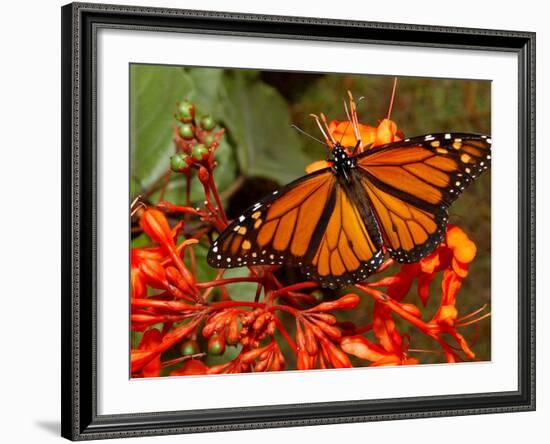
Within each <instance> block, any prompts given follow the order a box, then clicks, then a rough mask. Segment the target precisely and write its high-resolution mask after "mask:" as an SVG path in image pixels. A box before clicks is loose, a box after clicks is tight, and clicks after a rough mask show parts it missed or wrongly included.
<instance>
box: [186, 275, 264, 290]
mask: <svg viewBox="0 0 550 444" xmlns="http://www.w3.org/2000/svg"><path fill="white" fill-rule="evenodd" d="M262 281H263V279H262V278H255V277H252V276H247V277H234V278H225V279H216V280H213V281H208V282H200V283H197V284H196V286H197V288H209V287H218V286H220V285H227V284H233V283H237V282H257V283H261V282H262Z"/></svg>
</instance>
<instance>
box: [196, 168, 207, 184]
mask: <svg viewBox="0 0 550 444" xmlns="http://www.w3.org/2000/svg"><path fill="white" fill-rule="evenodd" d="M199 180H200V181H201V183H202V184H207V183H208V181H209V180H210V174H209V173H208V170H207V169H206V168H205V167H203V166H201V167H200V168H199Z"/></svg>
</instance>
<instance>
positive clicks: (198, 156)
mask: <svg viewBox="0 0 550 444" xmlns="http://www.w3.org/2000/svg"><path fill="white" fill-rule="evenodd" d="M208 154H210V151H208V148H206V147H205V146H204V145H203V144H202V143H198V144H196V145H195V146H194V147H193V148H191V155H192V156H193V159H195V160H196V161H198V162H200V161H201V160H203V159H204V158H205V157H207V156H208Z"/></svg>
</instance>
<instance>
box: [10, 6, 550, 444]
mask: <svg viewBox="0 0 550 444" xmlns="http://www.w3.org/2000/svg"><path fill="white" fill-rule="evenodd" d="M118 2H119V3H128V4H141V5H153V2H152V1H148V2H140V1H130V2H125V1H123V0H118ZM505 3H508V2H498V3H496V2H494V3H490V2H486V3H481V2H479V0H478V1H470V0H464V1H461V2H460V3H452V4H445V5H444V6H443V4H442V3H441V2H440V1H433V2H431V1H419V0H418V1H414V2H410V1H397V0H396V1H394V2H391V3H387V4H384V5H383V4H381V3H378V2H377V3H373V5H372V7H371V8H369V7H368V3H367V2H357V1H355V2H354V1H352V0H348V1H346V0H340V1H339V2H324V3H322V2H319V1H315V2H313V1H312V2H306V1H303V2H295V1H294V2H293V1H283V0H277V1H273V2H263V3H261V2H257V1H244V0H232V1H231V2H223V1H214V0H210V1H209V0H202V1H201V2H200V3H197V2H193V3H190V2H183V1H179V2H178V1H174V0H172V1H162V2H155V6H169V7H182V8H184V7H188V8H193V7H194V8H202V9H212V10H227V11H236V12H237V11H242V12H254V13H266V14H268V13H269V14H282V15H284V14H287V15H306V16H307V15H310V16H311V15H314V16H326V17H335V18H350V19H351V18H353V19H363V20H375V21H376V20H378V21H392V22H407V23H424V24H440V25H454V26H472V27H480V28H484V27H489V28H497V29H499V28H500V29H518V30H530V31H536V32H537V33H538V36H537V38H538V41H537V43H538V51H537V62H538V67H537V68H538V73H537V74H538V79H539V84H538V87H537V105H538V109H537V112H538V114H537V117H538V119H537V120H538V128H539V135H538V146H539V150H538V172H539V175H538V178H539V179H538V183H537V186H538V195H539V198H538V210H539V211H538V220H537V223H538V227H539V230H538V253H539V254H538V257H539V259H538V264H537V270H538V294H539V298H538V301H537V302H538V305H537V310H538V330H537V331H538V350H539V354H538V375H539V378H538V410H537V412H532V413H520V414H507V415H502V414H501V415H485V416H472V417H462V418H438V419H426V420H408V421H397V422H381V423H370V424H349V425H348V424H346V425H337V426H320V427H307V428H293V429H273V430H256V431H244V432H229V433H223V434H220V433H217V434H201V435H193V436H176V437H160V438H159V437H157V438H145V439H140V440H139V442H148V441H156V442H159V443H168V442H193V443H195V442H203V443H210V442H217V441H218V440H220V439H224V440H225V441H226V442H230V443H232V442H235V443H237V442H239V443H241V442H243V441H245V442H255V441H258V440H261V441H263V442H266V443H267V442H281V441H284V440H287V441H289V442H300V440H304V439H307V440H317V441H319V442H332V441H335V440H350V441H352V440H355V439H357V441H359V440H361V441H370V442H377V441H382V440H383V441H384V442H390V443H391V442H396V441H403V440H407V441H408V442H423V441H425V440H430V441H432V440H439V439H441V440H445V441H446V442H452V443H454V442H456V443H459V442H460V443H463V442H464V440H472V439H473V440H474V442H481V441H482V440H489V439H490V440H491V441H500V442H514V441H516V442H520V441H524V440H525V439H527V438H529V439H530V441H531V442H543V438H538V437H537V432H538V433H540V434H541V435H542V434H543V433H544V432H545V431H546V430H547V425H548V423H547V420H548V419H550V415H549V413H550V407H549V406H548V402H550V392H549V390H548V384H547V383H545V381H544V379H543V375H544V373H545V371H546V372H547V369H546V365H545V364H546V363H547V359H546V356H544V355H543V353H542V351H543V348H546V349H548V347H547V346H546V343H547V340H548V335H549V332H550V329H549V327H548V326H547V325H546V326H545V324H547V323H546V322H544V319H545V318H547V317H548V315H549V314H550V313H548V306H549V305H548V304H547V303H545V301H544V294H545V293H547V291H545V290H548V285H547V282H544V281H543V277H544V272H543V270H544V265H545V264H543V260H542V259H543V258H542V252H543V250H546V249H548V248H550V245H548V236H543V233H542V230H541V228H542V227H543V225H544V222H543V220H544V221H547V220H548V217H547V216H548V209H547V208H548V205H545V206H543V205H542V203H543V202H542V199H541V198H540V196H543V195H544V194H545V193H548V192H550V190H549V189H548V186H549V185H550V183H549V182H550V179H549V178H548V177H543V171H544V170H543V168H544V166H545V164H546V163H547V162H546V161H547V159H548V156H547V155H546V156H545V154H544V151H543V138H544V136H543V134H542V133H543V130H544V126H543V122H545V121H546V122H547V121H548V117H547V116H545V114H544V109H547V106H548V104H549V103H550V97H549V95H548V90H547V89H545V85H544V83H543V81H544V80H543V75H542V72H543V70H544V68H545V65H547V63H548V58H546V59H545V58H544V56H543V51H544V52H545V53H546V54H545V56H546V57H548V49H547V48H548V45H549V43H550V42H549V41H548V38H549V37H548V36H549V34H548V33H545V32H544V30H543V29H544V27H546V24H547V22H548V19H549V18H550V17H549V16H548V14H547V13H545V12H543V10H542V8H543V6H542V5H544V2H536V1H533V0H530V1H529V0H526V1H523V2H521V3H518V2H513V3H512V2H509V3H510V4H509V5H508V6H507V5H505ZM61 4H62V2H58V1H41V2H38V1H36V2H30V1H26V2H20V3H19V4H18V3H17V2H11V3H9V4H6V5H3V6H4V7H3V10H2V16H3V18H4V20H3V23H2V27H1V28H0V32H1V33H2V35H1V39H0V42H1V43H0V45H1V49H2V51H1V52H0V54H2V58H1V60H2V67H1V69H0V88H1V90H0V113H1V118H0V122H1V125H0V128H1V129H2V131H1V133H0V140H1V146H2V163H1V165H2V166H3V168H2V174H1V175H0V181H1V188H0V189H1V190H2V191H3V192H4V193H3V199H2V201H3V202H2V203H3V207H2V213H1V214H2V217H1V218H0V229H1V230H2V231H1V232H2V234H3V237H2V240H3V242H2V250H1V251H2V255H1V258H2V259H1V261H2V264H1V268H0V270H1V273H0V276H1V277H2V284H3V285H2V290H3V291H2V299H3V302H4V303H3V304H2V313H3V317H2V323H1V324H0V325H1V326H2V329H1V332H2V342H1V343H2V361H1V362H2V365H1V366H0V384H1V386H0V393H1V396H0V399H1V404H0V406H1V407H2V412H0V414H1V415H2V416H1V418H2V421H1V423H2V428H1V429H0V430H1V431H0V433H1V436H2V441H5V442H53V441H56V440H57V441H59V440H61V438H58V435H59V410H60V394H59V372H60V350H59V343H60V340H59V336H60V331H59V328H60V327H59V325H60V314H59V312H60V310H59V301H60V285H59V274H60V255H59V244H60V227H59V225H60V203H59V194H60V149H59V144H60V137H59V126H60V109H59V96H60V73H59V64H60V60H59V55H60V11H59V7H60V6H61ZM543 213H546V214H543ZM6 302H7V304H6ZM545 346H546V347H545ZM545 420H546V421H545ZM539 436H540V435H539ZM543 436H544V435H543ZM134 441H135V442H138V440H136V439H132V440H125V441H124V442H128V443H129V442H134Z"/></svg>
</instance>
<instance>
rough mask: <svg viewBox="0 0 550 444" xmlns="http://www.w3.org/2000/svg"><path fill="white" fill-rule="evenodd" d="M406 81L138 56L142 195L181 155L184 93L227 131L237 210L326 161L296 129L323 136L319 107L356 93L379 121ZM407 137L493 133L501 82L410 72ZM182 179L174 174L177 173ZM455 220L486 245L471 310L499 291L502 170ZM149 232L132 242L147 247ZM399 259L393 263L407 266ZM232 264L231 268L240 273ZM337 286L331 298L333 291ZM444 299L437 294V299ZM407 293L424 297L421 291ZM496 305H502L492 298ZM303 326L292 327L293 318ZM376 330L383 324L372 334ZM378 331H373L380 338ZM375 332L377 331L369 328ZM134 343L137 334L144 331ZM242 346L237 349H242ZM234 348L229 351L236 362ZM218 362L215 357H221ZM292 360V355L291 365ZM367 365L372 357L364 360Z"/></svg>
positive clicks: (137, 178)
mask: <svg viewBox="0 0 550 444" xmlns="http://www.w3.org/2000/svg"><path fill="white" fill-rule="evenodd" d="M393 80H394V78H393V77H391V76H371V75H346V74H343V75H335V74H317V73H292V72H276V71H254V70H235V69H227V70H226V69H216V68H187V67H180V66H158V65H142V64H133V65H131V66H130V89H131V95H130V120H131V124H130V131H131V134H130V140H131V147H130V153H131V193H132V197H134V196H137V195H138V194H141V195H144V194H145V195H146V196H147V197H148V199H149V200H150V201H152V202H155V201H156V200H155V199H157V198H158V193H159V189H160V187H159V186H158V185H159V183H162V181H161V180H160V179H161V177H162V176H163V174H164V173H165V172H166V171H167V169H168V167H169V159H170V156H171V155H172V154H173V153H174V146H173V142H172V128H173V124H174V111H175V108H176V102H178V101H183V100H188V101H191V102H193V103H195V104H196V107H197V112H198V114H199V115H201V114H210V115H212V116H213V117H214V118H215V119H216V121H217V122H218V123H219V124H220V125H221V126H223V127H224V128H225V129H226V135H225V136H224V138H223V142H222V144H221V145H220V147H219V148H218V150H217V152H216V157H217V160H218V162H219V164H220V166H219V168H218V169H217V170H216V176H215V180H216V183H217V185H218V188H219V190H220V192H221V195H222V198H223V199H224V201H225V205H226V207H227V210H228V213H229V215H230V216H231V217H236V216H238V214H239V213H240V212H241V211H242V210H244V209H245V208H246V207H248V206H249V205H250V204H252V203H254V202H255V201H257V200H258V199H259V198H261V197H262V196H264V195H266V194H267V193H269V192H271V191H272V190H274V189H276V188H277V187H279V186H280V185H284V184H286V183H288V182H289V181H291V180H293V179H295V178H297V177H299V176H302V175H304V174H305V172H304V167H305V166H306V165H307V164H308V163H310V162H312V161H314V160H319V159H324V158H325V156H326V149H325V147H324V146H322V145H320V144H318V143H316V142H315V141H313V140H311V139H310V138H308V137H306V136H304V135H301V134H300V133H299V132H298V131H296V130H295V129H293V128H292V127H291V124H296V125H298V126H299V127H300V128H303V129H304V130H305V131H307V132H308V133H310V134H312V135H314V136H315V137H320V134H319V130H318V128H317V127H316V125H315V124H314V121H313V119H312V118H311V117H310V116H309V114H310V113H316V114H318V113H320V112H323V113H325V114H326V116H327V118H328V119H329V121H330V120H332V119H337V120H346V117H345V111H344V105H343V101H344V100H345V99H346V98H347V91H348V90H349V91H351V92H352V93H353V95H354V97H355V99H356V100H358V99H359V98H360V97H363V99H362V100H361V101H360V102H359V104H358V115H359V121H360V122H361V123H364V124H369V125H372V126H376V125H377V124H378V122H379V120H381V119H382V118H384V117H386V115H387V112H388V107H389V102H390V97H391V92H392V86H393ZM391 118H392V120H394V121H395V122H396V123H397V125H398V128H399V129H400V130H401V131H402V132H403V133H404V134H405V136H406V137H413V136H416V135H422V134H428V133H436V132H453V131H454V132H475V133H485V134H490V132H491V127H490V125H491V83H490V81H473V80H454V79H433V78H412V77H399V78H398V84H397V93H396V96H395V102H394V105H393V111H392V115H391ZM173 176H174V175H173ZM184 196H185V191H184V180H183V178H181V177H173V178H172V180H171V181H170V183H169V186H168V188H167V192H166V195H165V199H166V200H169V201H172V202H174V203H180V204H181V203H183V201H184ZM201 196H202V188H201V186H200V184H198V183H195V184H194V185H193V188H192V199H194V200H196V201H197V202H202V200H203V197H201ZM450 214H451V216H450V222H451V223H455V224H458V225H460V226H461V227H462V229H464V230H465V231H466V233H467V234H468V236H469V237H470V238H471V239H472V240H473V241H474V242H475V243H476V244H477V247H478V254H477V257H476V259H475V260H474V262H473V263H472V265H471V268H470V274H469V276H468V278H467V279H465V281H464V282H463V286H462V289H461V290H460V291H459V294H458V298H457V300H458V302H457V308H458V310H459V316H463V315H465V314H467V313H469V312H471V311H473V310H476V309H477V308H479V307H481V306H482V305H483V304H490V300H491V293H490V289H491V275H490V266H491V263H490V253H491V244H490V242H491V176H490V171H489V172H487V173H486V174H484V175H482V177H481V178H480V179H479V180H477V182H476V183H474V184H473V185H472V186H470V188H469V189H468V190H467V191H466V192H465V193H464V194H463V196H461V198H460V199H458V201H457V202H455V203H454V204H453V206H452V207H451V209H450ZM146 242H147V239H146V238H145V237H144V236H143V235H141V236H137V237H135V238H134V239H133V241H132V245H133V246H135V247H137V246H141V245H144V244H145V243H146ZM206 251H207V246H206V245H203V246H201V245H199V246H198V247H197V253H198V258H199V260H198V262H199V270H198V272H199V277H200V278H201V279H209V278H212V277H213V276H214V274H215V270H214V269H212V268H210V267H209V266H208V265H207V264H206V261H205V260H204V257H205V255H206ZM396 270H397V268H393V269H391V270H390V271H389V272H390V273H392V274H393V273H395V272H396ZM245 273H246V270H245V271H243V269H232V270H228V271H227V272H226V276H228V277H229V276H239V275H243V274H245ZM439 285H440V280H436V281H434V283H433V284H432V297H431V298H430V301H429V303H428V306H427V308H426V309H425V310H423V313H424V314H423V318H424V319H429V317H430V316H431V315H432V314H433V313H434V312H435V310H436V309H437V305H438V304H437V302H438V298H437V296H436V294H439V293H440V287H439ZM254 290H255V285H253V284H252V285H251V284H238V285H233V286H232V287H231V288H230V291H231V294H232V296H235V295H236V299H247V300H248V299H253V298H254ZM334 296H335V295H334V294H332V292H329V291H325V294H324V297H325V298H333V297H334ZM434 296H435V297H434ZM369 299H370V298H363V301H364V302H362V305H361V307H360V308H359V309H356V310H353V311H352V312H351V313H347V314H346V315H345V316H343V317H341V320H351V321H356V322H357V323H358V324H359V325H365V324H367V323H369V322H370V321H371V319H369V316H370V315H369V313H370V311H371V310H370V307H371V301H370V300H369ZM406 301H408V302H412V303H415V304H417V305H418V306H421V302H420V299H419V298H418V296H417V295H416V292H415V288H414V287H413V290H412V291H411V294H410V295H409V296H407V298H406ZM489 307H490V306H489ZM397 325H398V328H399V329H400V331H402V332H405V333H407V332H408V333H411V347H412V348H418V349H436V348H437V347H436V346H435V345H434V343H433V341H431V340H430V339H427V338H425V337H424V336H422V335H421V334H419V333H418V332H416V331H414V332H413V331H409V330H408V324H406V323H404V322H401V321H400V320H397ZM289 327H290V328H291V330H292V326H289ZM490 327H491V322H490V318H489V319H486V320H484V321H482V322H481V323H479V324H475V325H473V326H470V327H466V328H464V329H462V330H461V332H462V333H463V334H464V335H465V337H466V339H467V340H468V342H469V343H470V344H471V345H472V348H473V350H474V351H475V353H476V355H477V358H478V359H479V360H490V356H491V328H490ZM370 334H372V333H370ZM370 334H369V335H370ZM369 335H367V336H369ZM133 340H134V341H135V340H137V337H134V338H133ZM231 349H232V348H231V347H230V348H229V350H228V352H226V353H230V354H231V353H235V350H233V351H231ZM411 356H415V357H419V358H420V360H421V362H433V363H436V362H443V361H442V360H443V356H442V355H441V354H433V353H430V354H422V355H419V354H415V353H411ZM228 357H230V356H224V357H222V358H221V359H220V358H217V359H218V360H220V361H223V362H225V361H226V360H227V358H228ZM215 362H216V361H212V362H208V363H209V364H212V363H215ZM289 364H291V365H292V363H289ZM355 364H357V365H361V364H364V363H361V362H359V361H356V362H355Z"/></svg>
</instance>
